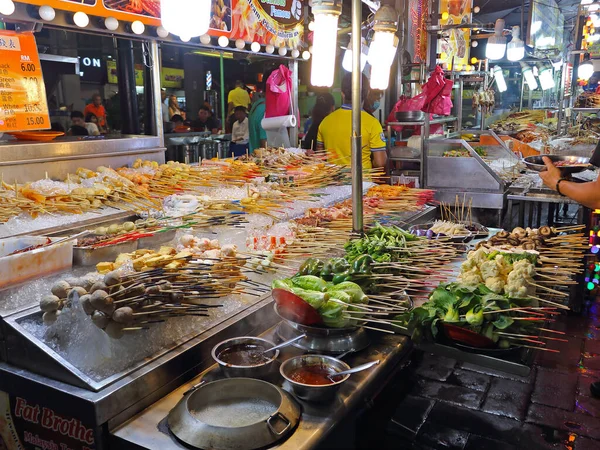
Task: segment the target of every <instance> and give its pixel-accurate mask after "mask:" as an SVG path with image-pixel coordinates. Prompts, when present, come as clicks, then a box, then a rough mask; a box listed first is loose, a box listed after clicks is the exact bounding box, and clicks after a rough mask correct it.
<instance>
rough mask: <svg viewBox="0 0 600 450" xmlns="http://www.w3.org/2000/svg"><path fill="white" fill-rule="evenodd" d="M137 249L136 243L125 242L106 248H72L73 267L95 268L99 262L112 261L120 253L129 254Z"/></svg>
mask: <svg viewBox="0 0 600 450" xmlns="http://www.w3.org/2000/svg"><path fill="white" fill-rule="evenodd" d="M137 249H138V241H127V242H121V243H119V244H113V245H107V246H106V247H98V248H94V247H73V265H75V266H95V265H96V264H98V263H100V262H105V261H110V262H112V261H114V260H115V259H116V258H117V256H119V255H120V254H121V253H131V252H134V251H136V250H137Z"/></svg>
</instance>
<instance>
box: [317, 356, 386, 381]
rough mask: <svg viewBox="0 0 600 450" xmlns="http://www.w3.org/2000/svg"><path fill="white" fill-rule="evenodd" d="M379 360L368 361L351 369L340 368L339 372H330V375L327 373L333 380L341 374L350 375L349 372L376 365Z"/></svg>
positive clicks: (360, 370)
mask: <svg viewBox="0 0 600 450" xmlns="http://www.w3.org/2000/svg"><path fill="white" fill-rule="evenodd" d="M380 362H381V361H380V360H378V359H376V360H375V361H371V362H368V363H366V364H361V365H360V366H356V367H353V368H352V369H348V370H342V371H341V372H336V373H332V374H331V375H327V378H329V379H330V380H331V381H333V382H335V380H334V378H336V377H340V376H343V375H350V374H351V373H356V372H362V371H363V370H367V369H370V368H371V367H373V366H376V365H377V364H379V363H380Z"/></svg>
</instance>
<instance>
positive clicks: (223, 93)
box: [219, 52, 227, 130]
mask: <svg viewBox="0 0 600 450" xmlns="http://www.w3.org/2000/svg"><path fill="white" fill-rule="evenodd" d="M219 72H220V73H221V74H220V79H221V128H222V129H223V130H226V129H227V122H226V121H225V120H226V118H227V117H226V116H227V112H226V111H225V69H224V68H223V52H221V53H219Z"/></svg>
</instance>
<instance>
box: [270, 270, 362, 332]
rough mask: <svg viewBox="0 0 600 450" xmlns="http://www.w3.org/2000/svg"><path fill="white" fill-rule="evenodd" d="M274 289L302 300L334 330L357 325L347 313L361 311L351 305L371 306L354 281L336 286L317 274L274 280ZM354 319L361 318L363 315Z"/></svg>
mask: <svg viewBox="0 0 600 450" xmlns="http://www.w3.org/2000/svg"><path fill="white" fill-rule="evenodd" d="M271 287H272V288H273V289H276V288H278V289H284V290H286V291H289V292H292V293H294V294H296V295H297V296H298V297H300V298H302V299H303V300H304V301H305V302H307V303H308V304H310V305H311V306H312V307H313V308H315V309H316V310H317V311H318V312H319V315H320V316H321V318H322V319H323V323H324V324H325V325H326V326H328V327H331V328H345V327H348V326H352V325H356V321H355V320H352V319H348V318H346V315H345V314H344V313H345V312H346V311H356V312H359V311H360V310H359V309H358V308H355V307H353V306H352V305H366V304H367V303H369V298H368V297H367V296H366V295H365V293H364V292H363V290H362V289H361V287H360V286H359V285H358V284H356V283H353V282H351V281H343V282H340V283H338V284H333V283H331V282H327V281H325V280H324V279H322V278H319V277H317V276H315V275H296V276H294V277H292V278H286V279H283V280H275V281H273V283H272V284H271ZM354 316H355V317H356V318H358V317H360V314H355V315H354Z"/></svg>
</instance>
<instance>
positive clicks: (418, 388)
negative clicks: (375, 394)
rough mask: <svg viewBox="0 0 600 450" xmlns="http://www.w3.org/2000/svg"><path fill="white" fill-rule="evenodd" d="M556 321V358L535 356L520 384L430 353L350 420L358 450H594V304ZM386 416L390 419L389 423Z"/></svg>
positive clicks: (599, 334)
mask: <svg viewBox="0 0 600 450" xmlns="http://www.w3.org/2000/svg"><path fill="white" fill-rule="evenodd" d="M584 315H585V317H580V316H561V317H560V318H559V319H558V321H557V323H556V324H555V325H556V326H555V328H556V329H559V330H562V331H564V332H565V333H567V337H568V340H569V342H568V343H561V344H560V345H559V346H553V348H559V349H560V350H561V352H560V354H554V353H546V352H538V353H539V355H538V356H537V358H536V361H535V365H534V367H533V369H532V371H531V373H530V375H529V376H528V377H519V376H515V375H510V374H506V373H504V372H500V371H495V370H491V369H485V368H482V367H480V366H477V365H474V364H467V363H461V362H460V361H455V360H452V359H448V358H444V357H439V356H435V355H431V354H416V355H415V357H416V359H417V360H416V362H415V364H413V366H412V368H411V369H410V370H409V371H408V373H407V374H405V376H404V377H402V380H397V382H396V383H395V385H394V386H391V387H390V388H389V389H388V391H387V392H386V398H385V399H384V400H383V401H381V402H379V403H378V404H376V406H375V408H374V409H372V410H371V411H370V412H369V413H367V414H366V415H365V417H364V420H363V421H362V422H361V420H360V419H359V420H358V421H357V427H358V428H359V430H360V431H359V432H358V433H357V442H358V447H359V448H378V449H384V448H389V449H432V448H435V449H467V450H496V449H498V450H500V449H502V450H510V449H527V450H536V449H566V450H591V449H596V450H600V400H597V399H594V398H592V397H591V396H590V391H589V384H590V383H591V382H592V381H595V380H600V301H599V302H598V303H597V304H595V305H592V307H591V308H590V309H589V311H588V312H587V313H584ZM390 417H391V419H390Z"/></svg>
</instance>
